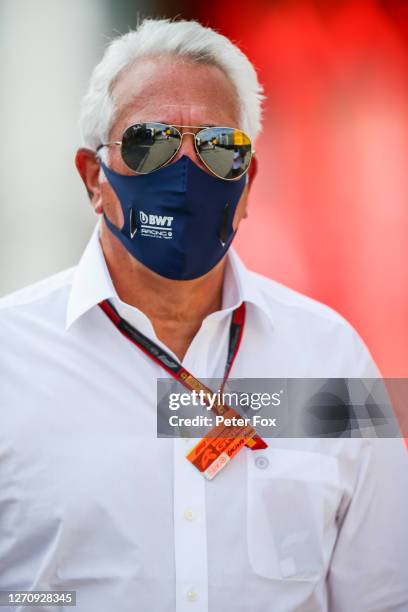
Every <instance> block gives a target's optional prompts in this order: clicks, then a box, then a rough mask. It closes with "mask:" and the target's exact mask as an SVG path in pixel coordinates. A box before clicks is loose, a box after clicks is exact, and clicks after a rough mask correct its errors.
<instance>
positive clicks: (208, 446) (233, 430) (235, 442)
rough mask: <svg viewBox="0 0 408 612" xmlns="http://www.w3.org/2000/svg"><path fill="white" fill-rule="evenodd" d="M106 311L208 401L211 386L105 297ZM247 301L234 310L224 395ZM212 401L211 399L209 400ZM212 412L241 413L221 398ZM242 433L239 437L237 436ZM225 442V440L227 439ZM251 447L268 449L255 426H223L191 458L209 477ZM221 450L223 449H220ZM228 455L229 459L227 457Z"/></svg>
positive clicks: (133, 339) (147, 351) (134, 340)
mask: <svg viewBox="0 0 408 612" xmlns="http://www.w3.org/2000/svg"><path fill="white" fill-rule="evenodd" d="M99 306H100V307H101V308H102V310H103V311H104V313H105V314H106V315H107V316H108V317H109V319H110V320H111V321H112V323H113V324H114V325H115V327H116V328H117V329H118V330H119V331H120V332H121V333H122V334H123V335H124V336H125V337H126V338H127V339H128V340H130V341H131V342H132V343H133V344H135V345H136V346H137V347H138V348H139V349H140V350H141V351H143V353H144V354H145V355H147V356H148V357H150V358H151V359H153V361H155V362H156V363H158V364H159V365H160V366H161V367H162V368H163V369H164V370H165V371H166V372H168V373H169V374H170V375H171V376H172V377H173V378H175V379H176V380H178V381H179V382H180V383H181V384H182V385H184V387H186V388H187V389H189V391H194V390H195V391H204V398H205V400H206V401H207V394H210V395H212V391H211V389H209V388H208V387H206V386H205V385H204V384H203V383H202V382H200V381H199V380H198V379H197V378H195V377H194V376H193V375H192V374H190V372H189V371H188V370H186V369H185V368H184V367H183V366H182V365H181V364H180V363H179V362H178V361H177V360H176V359H175V358H174V357H173V356H172V355H170V353H168V352H167V351H166V350H165V349H163V348H162V347H161V346H159V345H158V344H156V343H155V342H153V341H152V340H150V338H147V337H146V336H145V335H144V334H142V333H141V332H140V331H138V330H137V329H136V328H135V327H133V326H132V325H130V323H128V322H127V321H126V320H125V319H123V318H122V317H121V316H120V315H119V313H118V312H117V311H116V309H115V308H114V307H113V306H112V304H111V303H110V302H109V301H108V300H104V301H103V302H101V303H100V304H99ZM245 313H246V308H245V303H242V304H241V305H240V306H239V307H238V308H237V309H236V310H234V312H233V315H232V318H231V324H230V332H229V343H228V353H227V360H226V364H225V372H224V378H223V382H222V385H221V389H220V395H222V390H223V388H224V385H225V383H226V381H227V379H228V376H229V374H230V372H231V368H232V365H233V363H234V360H235V358H236V356H237V353H238V349H239V346H240V343H241V339H242V335H243V331H244V325H245ZM207 403H208V404H209V402H207ZM211 409H212V411H213V412H214V413H215V414H216V415H219V416H224V418H227V417H228V418H232V417H237V418H239V417H240V415H239V414H238V413H237V412H236V411H235V410H234V409H232V408H230V407H228V406H226V405H224V404H221V403H218V402H217V401H216V402H215V403H214V405H213V406H212V408H211ZM238 434H239V437H237V436H238ZM223 441H224V442H223ZM244 445H246V446H248V447H249V448H251V449H252V450H258V449H261V448H266V447H267V444H266V443H265V442H264V441H263V440H262V438H260V437H259V436H258V434H257V433H256V431H255V430H254V429H253V428H252V427H251V426H246V427H242V426H240V427H237V426H235V427H231V426H229V427H225V426H223V425H219V426H218V427H216V428H214V429H213V430H211V432H210V435H207V436H205V437H204V438H203V439H202V440H201V441H200V442H199V443H198V444H197V446H195V447H194V448H193V450H192V451H191V452H190V453H189V455H188V456H187V458H188V459H189V460H190V461H191V462H192V463H193V464H194V465H195V466H196V467H197V468H198V469H199V470H200V471H201V472H204V473H206V472H208V474H211V475H210V476H209V475H208V474H206V476H207V477H208V478H210V477H211V478H212V477H213V476H214V475H215V473H217V471H218V470H219V469H221V467H223V465H224V464H225V463H226V462H227V461H229V460H230V459H232V457H233V456H234V455H235V454H236V453H237V452H238V451H239V450H240V449H241V448H242V446H244ZM219 451H221V452H219ZM220 455H223V457H224V461H221V465H219V466H218V464H217V467H218V469H217V470H216V471H215V473H213V472H214V470H215V467H213V469H212V470H211V469H210V468H211V466H212V465H213V464H215V463H216V462H217V461H216V460H219V458H220ZM225 455H227V456H228V459H227V460H225Z"/></svg>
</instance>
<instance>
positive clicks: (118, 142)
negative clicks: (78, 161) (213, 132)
mask: <svg viewBox="0 0 408 612" xmlns="http://www.w3.org/2000/svg"><path fill="white" fill-rule="evenodd" d="M148 123H154V124H156V125H163V126H164V127H171V128H174V129H175V130H176V132H177V133H178V134H179V136H180V143H179V146H178V147H177V150H176V151H175V152H174V153H173V155H172V156H171V157H170V159H168V160H167V161H166V162H164V163H163V164H161V165H160V166H158V167H157V168H155V169H154V170H149V172H137V171H136V170H133V168H131V167H130V166H128V165H127V163H126V161H125V159H124V157H123V153H122V152H121V155H122V159H123V162H124V164H125V165H126V167H127V168H129V170H130V171H131V172H134V173H135V174H151V173H152V172H156V170H160V168H164V166H167V164H170V163H171V161H172V160H173V159H174V158H175V157H176V155H177V153H178V152H179V151H180V149H181V146H182V144H183V137H184V136H186V135H187V134H190V135H191V136H193V140H194V149H195V152H196V154H197V157H198V159H199V160H200V161H201V162H202V163H203V164H204V166H205V167H206V168H207V170H209V171H210V172H211V174H213V175H214V176H216V177H217V178H219V179H221V180H223V181H238V180H239V179H240V178H242V177H243V176H244V175H245V174H246V173H247V172H248V170H249V167H250V165H251V161H252V157H253V156H254V155H255V150H254V149H253V148H252V141H251V139H250V137H249V136H248V134H246V132H243V131H242V130H238V129H237V128H233V127H228V126H225V125H175V124H173V123H161V122H160V121H143V122H142V123H132V124H131V125H129V126H128V127H127V128H126V129H125V130H124V131H123V134H124V133H125V132H127V130H128V129H129V128H131V127H134V126H135V125H143V124H148ZM178 128H190V129H191V128H192V129H197V130H198V132H180V130H179V129H178ZM212 128H217V129H220V130H222V129H227V130H237V131H239V132H241V133H242V134H245V136H246V137H247V138H248V140H249V142H250V144H251V156H250V158H249V164H248V167H247V168H246V170H245V171H244V172H243V173H242V174H240V175H239V176H235V177H234V178H225V177H224V176H220V175H219V174H217V173H216V172H214V170H212V168H210V167H209V166H208V164H206V162H205V161H204V159H203V158H202V157H201V155H200V152H199V151H198V148H197V136H198V135H199V134H200V132H202V131H204V130H208V129H212ZM122 137H123V136H122ZM122 142H123V140H114V141H113V142H106V143H103V144H101V145H99V147H98V148H97V149H96V152H98V151H99V150H100V149H102V147H111V146H120V147H121V149H122Z"/></svg>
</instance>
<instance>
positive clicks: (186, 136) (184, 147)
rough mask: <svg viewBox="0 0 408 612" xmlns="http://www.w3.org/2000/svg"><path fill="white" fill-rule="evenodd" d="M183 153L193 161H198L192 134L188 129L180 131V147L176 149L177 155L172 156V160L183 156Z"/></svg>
mask: <svg viewBox="0 0 408 612" xmlns="http://www.w3.org/2000/svg"><path fill="white" fill-rule="evenodd" d="M183 155H186V156H187V157H189V158H190V159H191V160H192V161H193V162H195V163H198V161H199V160H198V158H197V153H196V150H195V147H194V134H192V133H191V132H188V131H186V132H182V136H181V147H180V149H179V150H178V151H177V155H176V157H175V158H174V161H177V160H178V159H180V157H183Z"/></svg>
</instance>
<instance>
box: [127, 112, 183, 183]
mask: <svg viewBox="0 0 408 612" xmlns="http://www.w3.org/2000/svg"><path fill="white" fill-rule="evenodd" d="M179 146H180V135H179V133H178V131H177V130H176V129H174V128H173V127H171V126H169V125H164V124H163V123H138V124H136V125H131V126H130V127H129V128H127V130H126V131H125V133H124V134H123V136H122V147H121V151H122V157H123V161H124V162H125V164H126V165H127V166H128V167H129V168H130V169H131V170H134V171H135V172H140V173H142V174H147V173H148V172H152V171H153V170H157V169H158V168H160V167H161V166H163V165H164V164H165V163H167V162H168V161H169V160H170V159H171V158H172V157H173V155H174V154H175V153H176V152H177V149H178V148H179Z"/></svg>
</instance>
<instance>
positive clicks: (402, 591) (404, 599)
mask: <svg viewBox="0 0 408 612" xmlns="http://www.w3.org/2000/svg"><path fill="white" fill-rule="evenodd" d="M359 459H360V467H359V472H358V475H357V478H356V483H355V488H354V492H353V494H352V496H351V501H350V503H349V505H348V507H347V508H346V510H345V512H343V515H342V517H341V518H339V533H338V537H337V541H336V545H335V548H334V551H333V555H332V561H331V564H330V571H329V575H328V592H329V602H330V605H329V610H330V612H350V610H358V612H406V611H407V610H408V521H407V517H408V453H407V451H406V449H405V446H404V443H403V441H402V440H401V439H399V438H390V439H365V440H362V445H361V456H360V457H359Z"/></svg>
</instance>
